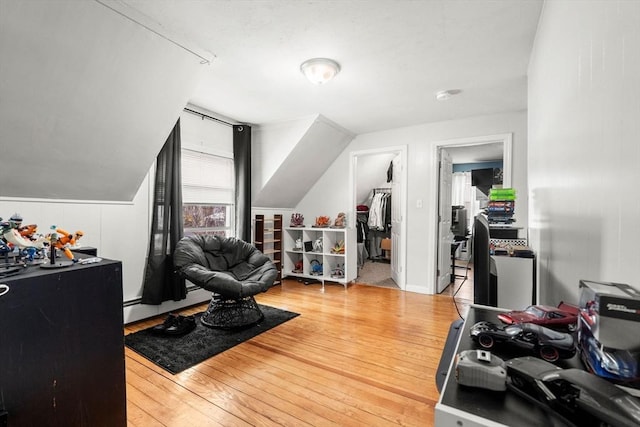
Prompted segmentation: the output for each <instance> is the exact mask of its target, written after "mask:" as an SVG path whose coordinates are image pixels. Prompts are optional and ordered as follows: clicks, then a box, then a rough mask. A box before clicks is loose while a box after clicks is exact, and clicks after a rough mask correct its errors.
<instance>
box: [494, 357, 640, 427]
mask: <svg viewBox="0 0 640 427" xmlns="http://www.w3.org/2000/svg"><path fill="white" fill-rule="evenodd" d="M506 365H507V378H508V388H509V390H512V391H514V392H516V393H517V394H519V395H521V396H523V397H525V398H527V399H529V400H532V401H534V402H535V403H537V404H539V405H541V406H542V407H544V408H546V409H551V410H553V411H554V412H555V413H557V414H559V415H561V416H562V417H563V418H564V419H565V420H566V421H568V422H570V423H571V424H573V425H575V426H580V427H583V426H598V427H604V426H616V427H618V426H620V427H627V426H629V427H631V426H635V427H637V426H638V425H640V399H638V398H637V397H635V396H632V395H631V394H629V393H627V392H626V391H624V390H623V389H621V388H619V387H617V386H615V385H613V384H611V383H610V382H608V381H607V380H604V379H602V378H599V377H598V376H596V375H593V374H591V373H589V372H586V371H583V370H582V369H562V368H559V367H557V366H555V365H554V364H552V363H549V362H545V361H544V360H540V359H537V358H535V357H517V358H515V359H511V360H509V361H507V362H506Z"/></svg>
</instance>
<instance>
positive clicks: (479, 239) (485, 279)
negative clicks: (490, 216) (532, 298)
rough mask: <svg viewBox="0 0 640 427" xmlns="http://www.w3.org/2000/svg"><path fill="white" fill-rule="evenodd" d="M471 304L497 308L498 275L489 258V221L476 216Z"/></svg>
mask: <svg viewBox="0 0 640 427" xmlns="http://www.w3.org/2000/svg"><path fill="white" fill-rule="evenodd" d="M472 242H473V248H472V250H473V302H474V303H475V304H482V305H489V306H492V307H497V306H498V274H497V270H496V263H495V261H494V260H493V257H492V256H491V250H490V240H489V221H488V220H487V218H486V217H485V216H484V215H482V214H478V215H477V216H476V217H475V219H474V221H473V240H472Z"/></svg>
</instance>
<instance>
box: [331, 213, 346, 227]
mask: <svg viewBox="0 0 640 427" xmlns="http://www.w3.org/2000/svg"><path fill="white" fill-rule="evenodd" d="M346 226H347V215H346V214H345V213H344V212H340V213H339V214H338V216H337V217H336V220H335V221H334V222H333V227H334V228H345V227H346Z"/></svg>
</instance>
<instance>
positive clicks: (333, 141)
mask: <svg viewBox="0 0 640 427" xmlns="http://www.w3.org/2000/svg"><path fill="white" fill-rule="evenodd" d="M354 136H355V135H354V134H352V133H351V132H349V131H347V130H346V129H344V128H342V127H340V126H339V125H337V124H336V123H334V122H332V121H331V120H329V119H327V118H325V117H323V116H321V115H318V116H315V117H313V118H304V119H300V120H297V121H289V122H283V123H277V124H270V125H265V126H260V127H259V128H257V129H255V130H254V132H253V139H254V143H253V153H254V156H253V171H254V177H253V179H252V181H253V202H252V206H254V207H262V208H289V209H292V208H294V207H295V206H296V205H297V204H298V203H299V202H300V200H302V198H303V197H304V196H305V195H306V194H307V192H308V191H309V190H310V189H311V187H313V185H314V184H315V183H316V182H317V181H318V180H319V179H320V177H321V176H322V175H323V174H324V173H325V171H326V170H327V168H328V167H329V166H330V165H331V164H332V163H333V161H334V160H335V159H336V158H337V157H338V156H339V155H340V153H342V151H343V150H344V149H345V148H346V147H347V145H349V143H350V142H351V140H352V139H353V138H354ZM346 178H348V175H347V174H346V173H345V179H346Z"/></svg>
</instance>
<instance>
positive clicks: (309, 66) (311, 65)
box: [300, 58, 340, 85]
mask: <svg viewBox="0 0 640 427" xmlns="http://www.w3.org/2000/svg"><path fill="white" fill-rule="evenodd" d="M300 71H302V74H304V75H305V77H306V78H307V79H309V81H310V82H311V83H313V84H315V85H321V84H324V83H326V82H328V81H329V80H331V79H332V78H334V77H335V76H336V74H338V73H339V72H340V64H338V63H337V62H336V61H334V60H333V59H328V58H313V59H307V60H306V61H304V62H303V63H302V65H300Z"/></svg>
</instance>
